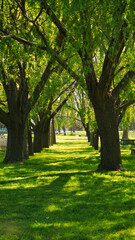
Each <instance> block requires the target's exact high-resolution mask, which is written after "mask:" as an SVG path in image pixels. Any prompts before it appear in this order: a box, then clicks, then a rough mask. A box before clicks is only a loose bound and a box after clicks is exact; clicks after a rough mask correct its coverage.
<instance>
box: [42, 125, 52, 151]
mask: <svg viewBox="0 0 135 240" xmlns="http://www.w3.org/2000/svg"><path fill="white" fill-rule="evenodd" d="M49 146H50V121H46V122H45V124H44V128H43V132H42V147H43V148H49Z"/></svg>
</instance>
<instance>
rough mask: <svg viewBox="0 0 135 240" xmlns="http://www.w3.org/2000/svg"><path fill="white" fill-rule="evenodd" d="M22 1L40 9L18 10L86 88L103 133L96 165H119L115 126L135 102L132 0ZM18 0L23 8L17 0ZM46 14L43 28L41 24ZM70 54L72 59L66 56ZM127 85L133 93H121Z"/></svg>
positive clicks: (109, 167) (114, 167)
mask: <svg viewBox="0 0 135 240" xmlns="http://www.w3.org/2000/svg"><path fill="white" fill-rule="evenodd" d="M26 2H27V4H31V7H32V9H34V10H35V11H36V13H37V11H38V13H37V15H36V18H33V16H32V14H30V12H29V11H28V12H26V11H25V12H23V11H22V14H23V19H24V20H25V21H26V22H28V23H29V24H31V27H32V28H33V29H34V30H35V32H36V34H38V36H39V38H38V41H37V43H38V44H39V45H40V47H41V46H42V49H46V50H47V52H48V55H49V54H50V55H51V56H53V58H55V59H56V60H57V61H58V63H59V64H61V66H62V67H63V68H65V69H66V70H67V72H68V73H69V75H70V76H71V77H73V78H74V79H75V80H76V81H77V82H78V84H80V85H81V86H83V87H84V89H85V91H87V94H88V97H89V100H90V101H91V103H92V105H93V108H94V111H95V117H96V121H97V125H98V129H99V133H100V138H101V162H100V164H99V167H98V170H122V169H123V167H122V162H121V154H120V145H119V134H118V125H119V122H120V119H121V118H122V116H123V112H124V111H125V110H126V109H127V107H128V106H130V105H131V104H132V103H134V102H135V98H134V96H135V94H134V91H133V90H134V89H133V83H132V84H131V82H133V81H134V77H135V62H134V59H135V57H134V55H135V54H134V36H135V32H134V22H135V21H134V20H135V17H134V2H133V0H129V1H127V0H125V1H122V0H118V1H116V0H115V1H113V0H110V1H108V0H105V1H99V0H96V1H94V2H93V1H92V0H90V1H88V0H80V1H79V3H78V1H77V0H73V1H67V0H64V1H62V2H61V1H59V0H58V1H57V2H56V3H55V4H54V2H53V1H52V0H48V1H46V0H41V1H40V2H39V1H35V2H34V4H36V6H37V5H38V8H34V7H35V6H34V5H33V4H32V1H30V2H29V1H26ZM16 3H17V4H18V7H20V9H21V6H20V1H19V0H16ZM36 9H38V10H36ZM47 16H48V18H47ZM44 17H46V22H47V24H48V25H47V27H44V24H43V18H44ZM25 21H24V22H25ZM58 31H59V32H60V33H61V35H62V36H63V38H64V44H63V47H64V48H63V51H61V52H58V51H57V49H55V47H54V46H55V41H54V39H55V36H56V34H57V32H58ZM50 32H51V34H50ZM52 33H53V34H52ZM4 34H5V35H6V37H7V36H8V37H10V38H13V39H16V40H17V41H23V42H25V43H26V42H27V44H28V45H29V46H30V45H34V42H33V39H32V40H31V38H30V36H27V37H26V35H25V36H24V38H23V39H22V38H20V34H18V33H16V36H15V35H13V34H12V29H10V36H9V31H8V33H7V32H6V33H5V32H4ZM52 35H53V36H54V37H53V38H52ZM2 37H3V35H2ZM71 53H73V54H74V58H72V60H71V61H70V60H69V61H67V60H66V59H67V57H69V56H71ZM127 89H128V90H129V89H130V92H132V94H130V95H128V98H127V97H126V98H124V97H123V95H122V94H121V93H123V92H124V91H127ZM128 92H129V91H128Z"/></svg>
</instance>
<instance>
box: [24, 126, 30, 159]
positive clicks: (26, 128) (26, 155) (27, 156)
mask: <svg viewBox="0 0 135 240" xmlns="http://www.w3.org/2000/svg"><path fill="white" fill-rule="evenodd" d="M23 151H24V159H29V152H28V127H27V124H26V125H25V130H24V148H23Z"/></svg>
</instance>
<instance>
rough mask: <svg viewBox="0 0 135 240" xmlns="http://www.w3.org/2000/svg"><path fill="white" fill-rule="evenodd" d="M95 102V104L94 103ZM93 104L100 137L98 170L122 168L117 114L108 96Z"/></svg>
mask: <svg viewBox="0 0 135 240" xmlns="http://www.w3.org/2000/svg"><path fill="white" fill-rule="evenodd" d="M95 103H96V104H95ZM95 103H94V104H93V105H94V108H95V116H96V120H97V124H98V128H99V133H100V139H101V162H100V164H99V166H98V170H123V167H122V163H121V154H120V144H119V131H118V116H117V113H116V112H115V108H114V103H113V101H112V99H111V98H109V96H106V97H105V98H104V99H102V102H101V98H100V101H98V102H96V101H95Z"/></svg>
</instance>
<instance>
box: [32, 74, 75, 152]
mask: <svg viewBox="0 0 135 240" xmlns="http://www.w3.org/2000/svg"><path fill="white" fill-rule="evenodd" d="M53 78H54V76H52V79H53ZM56 79H59V77H57V78H56ZM56 79H55V81H51V80H50V81H49V82H48V86H46V88H45V89H44V92H43V93H42V96H41V97H40V99H39V101H38V104H37V105H36V106H35V108H36V110H35V113H36V114H35V117H34V119H33V121H34V124H33V130H34V152H40V151H41V150H42V148H48V147H49V146H50V145H52V144H53V141H52V139H53V138H52V134H51V133H53V132H54V130H53V128H52V123H53V121H54V120H53V119H54V117H55V116H56V114H57V113H58V112H59V111H60V110H61V108H62V107H63V106H64V104H65V103H66V102H67V100H68V98H69V97H70V96H71V94H73V92H74V90H75V81H72V82H71V83H70V84H69V82H67V81H66V82H65V84H64V82H63V81H62V82H61V83H58V84H57V81H56ZM64 80H65V79H64ZM61 84H62V85H63V89H61ZM60 90H61V92H60ZM37 109H38V110H37ZM50 127H51V128H50ZM52 130H53V131H52Z"/></svg>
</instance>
